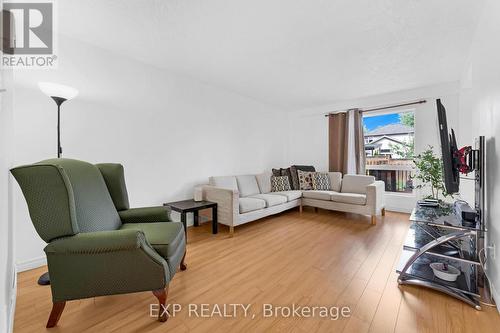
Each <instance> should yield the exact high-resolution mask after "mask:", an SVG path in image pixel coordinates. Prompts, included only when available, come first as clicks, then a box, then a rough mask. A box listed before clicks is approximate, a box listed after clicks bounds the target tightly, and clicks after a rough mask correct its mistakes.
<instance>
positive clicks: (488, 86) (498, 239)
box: [460, 0, 500, 310]
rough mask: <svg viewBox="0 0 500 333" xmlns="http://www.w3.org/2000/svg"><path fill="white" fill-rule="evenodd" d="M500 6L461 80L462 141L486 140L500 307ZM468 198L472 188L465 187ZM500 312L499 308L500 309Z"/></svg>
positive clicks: (490, 6)
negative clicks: (482, 136) (483, 137)
mask: <svg viewBox="0 0 500 333" xmlns="http://www.w3.org/2000/svg"><path fill="white" fill-rule="evenodd" d="M499 12H500V2H498V1H495V0H488V1H486V4H485V8H484V13H483V17H482V18H481V20H480V22H479V24H478V27H477V31H476V35H475V39H474V41H473V43H472V46H471V54H470V61H469V65H468V67H467V68H466V70H465V71H464V75H463V78H462V92H461V95H460V124H461V126H460V139H461V141H462V142H463V144H466V143H468V144H472V143H473V138H474V137H477V136H479V135H484V136H486V154H487V155H486V159H487V161H486V182H485V183H486V197H487V198H486V216H485V217H486V222H487V227H488V232H487V234H486V243H487V244H495V245H496V257H495V258H493V256H492V252H489V253H488V259H487V275H488V277H489V278H490V281H491V283H492V284H493V287H494V296H495V298H496V301H497V305H500V248H499V246H500V205H499V204H498V203H499V202H500V171H499V169H500V143H499V142H498V140H499V136H500V75H499V73H500V62H499V59H500V44H499V43H498V36H500V21H499V20H498V13H499ZM464 186H465V187H466V188H465V189H463V188H462V189H461V190H462V191H463V192H466V194H467V195H468V198H473V196H472V195H471V189H472V188H471V186H470V185H469V186H468V184H467V183H466V184H464ZM499 310H500V307H499Z"/></svg>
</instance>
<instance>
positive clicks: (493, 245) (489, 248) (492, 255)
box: [488, 244, 496, 259]
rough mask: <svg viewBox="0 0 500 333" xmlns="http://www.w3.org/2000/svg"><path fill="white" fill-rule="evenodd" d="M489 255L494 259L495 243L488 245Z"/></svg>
mask: <svg viewBox="0 0 500 333" xmlns="http://www.w3.org/2000/svg"><path fill="white" fill-rule="evenodd" d="M488 250H489V255H490V257H491V259H495V257H496V247H495V244H490V245H488Z"/></svg>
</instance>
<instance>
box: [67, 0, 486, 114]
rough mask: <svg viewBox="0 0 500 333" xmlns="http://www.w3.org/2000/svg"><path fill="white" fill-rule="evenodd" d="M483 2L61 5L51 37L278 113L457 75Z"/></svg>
mask: <svg viewBox="0 0 500 333" xmlns="http://www.w3.org/2000/svg"><path fill="white" fill-rule="evenodd" d="M482 5H483V1H475V0H439V1H436V0H376V1H374V0H245V1H243V0H210V1H207V0H191V1H187V0H141V1H137V0H86V1H82V0H79V1H78V0H64V1H58V6H59V8H58V11H59V31H60V33H63V34H66V35H69V36H71V37H74V38H78V39H81V40H84V41H86V42H89V43H92V44H95V45H97V46H100V47H103V48H106V49H109V50H112V51H115V52H119V53H121V54H127V55H128V56H130V57H132V58H135V59H137V60H140V61H142V62H145V63H148V64H151V65H154V66H158V67H162V68H166V69H169V70H171V71H174V72H176V73H181V74H184V75H188V76H191V77H194V78H197V79H199V80H202V81H205V82H209V83H211V84H215V85H218V86H221V87H224V88H226V89H229V90H232V91H235V92H238V93H240V94H243V95H246V96H250V97H253V98H255V99H258V100H261V101H265V102H268V103H271V104H275V105H279V106H283V107H284V108H286V109H298V108H303V107H310V106H317V105H322V104H328V103H331V102H334V101H337V100H343V99H351V98H357V97H363V96H368V95H375V94H381V93H387V92H391V91H398V90H403V89H411V88H415V87H421V86H426V85H431V84H436V83H440V82H450V81H454V80H457V79H458V78H459V77H460V74H461V72H462V69H463V66H464V65H465V62H466V58H467V55H468V52H469V46H470V43H471V40H472V37H473V32H474V28H475V26H476V22H477V19H478V16H479V13H480V10H481V8H482Z"/></svg>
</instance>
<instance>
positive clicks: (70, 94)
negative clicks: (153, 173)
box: [38, 82, 78, 100]
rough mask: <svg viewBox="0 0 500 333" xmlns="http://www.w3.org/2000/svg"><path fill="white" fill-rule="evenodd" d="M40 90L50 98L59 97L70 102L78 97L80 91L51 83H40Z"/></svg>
mask: <svg viewBox="0 0 500 333" xmlns="http://www.w3.org/2000/svg"><path fill="white" fill-rule="evenodd" d="M38 87H39V88H40V90H41V91H42V92H43V93H44V94H45V95H47V96H49V97H59V98H63V99H65V100H70V99H73V98H75V97H76V96H77V95H78V90H76V89H75V88H72V87H69V86H65V85H62V84H57V83H51V82H38Z"/></svg>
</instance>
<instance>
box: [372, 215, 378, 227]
mask: <svg viewBox="0 0 500 333" xmlns="http://www.w3.org/2000/svg"><path fill="white" fill-rule="evenodd" d="M376 224H377V217H376V216H375V215H372V225H376Z"/></svg>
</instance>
